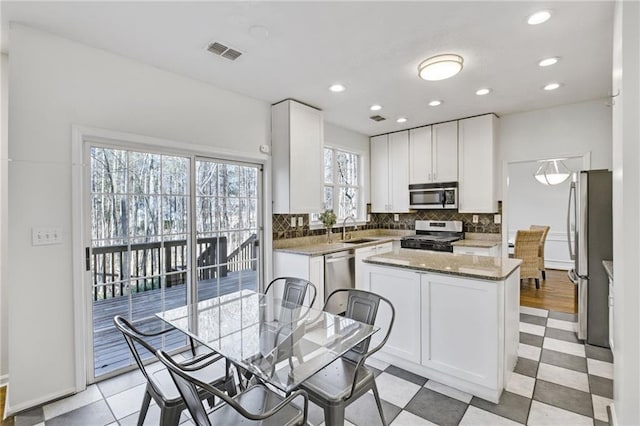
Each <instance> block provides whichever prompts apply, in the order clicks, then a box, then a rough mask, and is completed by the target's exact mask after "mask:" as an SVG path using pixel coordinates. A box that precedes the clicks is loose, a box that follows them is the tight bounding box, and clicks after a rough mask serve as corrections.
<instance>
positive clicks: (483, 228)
mask: <svg viewBox="0 0 640 426" xmlns="http://www.w3.org/2000/svg"><path fill="white" fill-rule="evenodd" d="M498 213H499V214H501V213H502V203H498ZM493 215H494V214H493V213H489V214H486V213H477V216H478V223H473V214H472V213H458V212H457V211H455V210H418V211H416V212H414V213H400V214H399V219H400V220H398V221H397V222H396V221H394V220H393V216H394V215H393V214H392V213H372V214H371V221H370V222H369V223H367V224H366V225H359V226H358V229H360V230H363V229H394V230H411V229H415V222H416V220H460V221H462V223H463V227H464V232H476V233H489V234H499V233H500V232H501V228H502V225H501V224H496V223H493ZM299 217H302V221H303V224H302V226H296V227H292V226H291V219H292V218H296V225H297V218H299ZM272 220H273V222H272V231H273V239H274V240H282V239H286V238H297V237H308V236H313V235H323V234H326V232H327V231H326V230H325V229H323V228H322V229H309V215H307V214H297V215H295V214H274V215H273V219H272ZM350 229H352V227H347V230H350Z"/></svg>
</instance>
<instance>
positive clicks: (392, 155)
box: [371, 130, 409, 213]
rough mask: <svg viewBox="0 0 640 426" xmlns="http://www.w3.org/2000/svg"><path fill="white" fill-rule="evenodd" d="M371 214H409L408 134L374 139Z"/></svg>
mask: <svg viewBox="0 0 640 426" xmlns="http://www.w3.org/2000/svg"><path fill="white" fill-rule="evenodd" d="M371 211H372V212H373V213H391V212H394V213H406V212H408V211H409V131H407V130H405V131H403V132H396V133H390V134H387V135H380V136H375V137H373V138H371Z"/></svg>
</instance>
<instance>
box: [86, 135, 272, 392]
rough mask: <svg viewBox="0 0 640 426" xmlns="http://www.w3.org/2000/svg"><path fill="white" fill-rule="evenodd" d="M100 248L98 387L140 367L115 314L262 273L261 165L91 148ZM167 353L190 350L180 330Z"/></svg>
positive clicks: (243, 282) (137, 315) (252, 285)
mask: <svg viewBox="0 0 640 426" xmlns="http://www.w3.org/2000/svg"><path fill="white" fill-rule="evenodd" d="M86 151H87V153H88V156H89V164H90V176H89V178H88V179H87V181H88V185H89V190H88V193H89V202H90V204H91V206H90V209H89V210H90V223H91V242H90V244H89V247H87V253H86V256H87V266H88V267H89V268H90V271H91V283H90V285H91V289H90V297H91V302H90V303H91V309H90V313H91V315H90V316H91V321H92V327H91V330H90V332H91V336H89V341H91V342H92V344H91V345H90V347H89V349H88V352H89V359H92V360H93V362H92V363H91V366H90V367H89V368H88V370H89V371H88V378H89V381H90V382H92V381H95V380H96V379H97V378H99V377H102V376H105V375H112V374H113V373H115V372H119V371H121V370H122V369H124V368H128V367H129V366H131V365H132V363H133V359H132V358H131V356H130V353H129V350H128V347H127V346H126V344H125V342H124V340H123V338H122V336H121V335H120V333H119V332H117V330H116V329H115V328H114V326H113V322H112V319H113V317H114V315H122V316H123V317H125V318H127V319H129V320H131V321H133V322H134V323H135V324H136V325H138V326H141V327H143V328H144V327H154V328H155V327H158V326H163V324H162V323H161V322H160V321H159V320H157V319H156V317H155V313H156V312H159V311H162V310H164V309H169V308H172V307H177V306H182V305H184V304H186V303H193V302H197V301H198V300H202V299H207V298H211V297H215V296H217V295H219V294H225V293H229V292H232V291H238V290H240V289H253V290H255V289H257V288H258V276H259V271H260V263H261V258H260V250H259V249H258V241H259V229H260V228H259V223H260V222H261V218H260V210H259V205H260V185H261V169H260V166H259V165H252V164H237V163H229V162H224V161H220V160H215V159H204V158H196V157H195V156H191V155H175V154H172V155H169V154H165V153H158V152H151V151H141V150H130V149H122V148H116V147H109V146H100V145H97V144H89V145H87V150H86ZM153 344H154V345H155V346H156V347H158V348H163V349H165V350H169V351H170V350H174V349H178V348H181V347H183V346H185V344H186V339H185V337H184V335H183V334H182V333H180V332H177V331H171V332H169V333H167V334H164V335H163V336H162V337H159V338H157V339H155V341H153Z"/></svg>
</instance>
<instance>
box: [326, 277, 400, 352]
mask: <svg viewBox="0 0 640 426" xmlns="http://www.w3.org/2000/svg"><path fill="white" fill-rule="evenodd" d="M344 292H347V306H346V310H345V312H344V316H345V317H347V318H351V319H354V320H356V321H360V322H362V323H365V324H369V325H374V324H375V322H376V318H377V317H378V310H379V307H380V302H384V303H385V304H386V305H388V306H389V308H390V310H391V316H390V318H389V322H388V325H387V327H386V334H385V336H384V338H383V339H382V342H381V343H380V344H379V345H378V346H376V347H375V348H374V349H373V350H372V351H369V345H370V344H371V337H367V338H366V339H365V340H363V341H362V342H360V343H358V344H357V345H356V346H354V347H353V348H352V349H351V350H349V351H348V352H347V353H346V354H344V355H343V358H346V359H349V360H350V361H353V362H356V363H357V362H359V361H360V359H361V358H362V357H364V356H368V355H370V354H371V353H374V352H376V351H377V350H378V349H380V348H381V347H382V346H384V344H385V343H386V342H387V339H388V338H389V334H390V333H391V328H392V327H393V322H394V321H395V316H396V313H395V309H394V307H393V304H391V302H390V301H389V300H388V299H387V298H385V297H382V296H380V295H377V294H375V293H372V292H370V291H365V290H356V289H347V288H341V289H337V290H335V291H333V292H332V293H331V294H330V295H329V297H327V301H326V302H325V305H324V306H325V308H326V307H327V306H331V303H332V302H331V299H332V298H333V297H336V296H337V295H342V294H344ZM337 297H340V296H337ZM325 310H326V309H325Z"/></svg>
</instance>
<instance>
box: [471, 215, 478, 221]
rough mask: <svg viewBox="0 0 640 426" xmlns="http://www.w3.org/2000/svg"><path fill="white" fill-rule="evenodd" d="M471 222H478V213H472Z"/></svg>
mask: <svg viewBox="0 0 640 426" xmlns="http://www.w3.org/2000/svg"><path fill="white" fill-rule="evenodd" d="M472 222H473V223H478V215H477V214H474V215H473V219H472Z"/></svg>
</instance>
